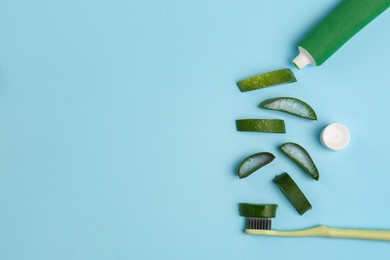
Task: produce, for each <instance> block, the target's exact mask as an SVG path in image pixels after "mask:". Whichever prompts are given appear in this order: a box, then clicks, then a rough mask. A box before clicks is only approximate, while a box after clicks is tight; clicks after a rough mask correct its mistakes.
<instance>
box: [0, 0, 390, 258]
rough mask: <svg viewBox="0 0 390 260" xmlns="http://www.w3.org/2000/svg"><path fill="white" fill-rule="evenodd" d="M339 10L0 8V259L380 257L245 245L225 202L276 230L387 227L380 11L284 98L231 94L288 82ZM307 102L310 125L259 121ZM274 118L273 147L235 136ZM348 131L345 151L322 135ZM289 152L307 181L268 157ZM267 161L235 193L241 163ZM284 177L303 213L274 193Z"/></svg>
mask: <svg viewBox="0 0 390 260" xmlns="http://www.w3.org/2000/svg"><path fill="white" fill-rule="evenodd" d="M337 2H339V1H338V0H329V1H324V0H323V1H309V0H297V1H294V3H291V2H290V1H287V0H284V1H281V0H279V1H254V0H246V1H228V2H226V1H221V0H216V1H206V0H197V1H194V0H188V1H178V0H171V1H156V0H155V1H134V0H133V1H125V0H111V1H102V0H100V1H92V0H81V1H80V0H77V1H76V0H67V1H62V0H57V1H53V0H34V1H32V0H12V1H11V0H2V1H1V2H0V39H1V40H0V122H1V127H0V209H1V213H0V258H1V259H4V260H16V259H31V260H33V259H39V260H45V259H50V260H51V259H57V260H60V259H72V260H76V259H94V260H96V259H256V258H257V259H258V258H260V257H261V258H262V259H286V258H287V257H288V258H289V259H291V258H293V259H302V260H303V259H313V258H315V259H317V260H320V259H342V258H343V259H369V258H372V257H374V258H375V259H385V258H386V257H388V255H389V253H390V246H389V244H388V243H386V242H374V241H363V240H345V239H338V240H336V239H326V238H274V237H261V236H249V235H245V234H244V233H243V224H244V220H243V218H242V217H240V216H239V215H238V203H240V202H253V203H268V202H272V203H278V204H279V210H278V216H277V218H276V219H275V220H274V222H273V223H274V228H275V229H296V228H297V229H301V228H306V227H310V226H314V225H317V224H326V225H330V226H336V227H353V228H379V229H390V220H389V219H390V207H389V206H388V198H389V196H390V190H389V188H388V187H390V173H389V170H388V145H389V144H390V140H389V127H390V123H389V120H388V107H389V102H388V100H389V95H390V88H389V87H390V74H389V65H390V61H389V60H390V59H389V57H390V51H389V48H388V46H390V34H389V33H388V25H389V24H390V12H389V11H387V12H385V13H384V14H383V15H382V16H380V17H379V18H378V19H377V20H375V21H374V22H373V23H372V24H370V25H369V26H368V27H367V28H365V29H364V30H363V31H362V32H361V33H359V34H358V35H357V36H356V37H355V38H354V39H353V40H351V41H350V42H348V43H347V45H346V46H344V47H343V48H342V49H341V50H340V51H339V52H337V53H336V54H335V55H334V56H333V57H332V58H331V59H330V60H329V61H328V62H327V63H325V64H324V65H323V66H321V67H318V68H307V69H304V70H303V71H297V70H295V69H294V72H295V73H296V77H297V78H298V83H295V84H291V85H284V86H278V87H274V88H268V89H264V90H261V91H254V92H250V93H240V92H239V90H238V88H237V87H236V85H235V82H236V81H238V80H240V79H243V78H246V77H249V76H253V75H256V74H259V73H263V72H267V71H271V70H274V69H280V68H284V67H291V68H292V66H291V65H290V61H291V59H292V58H293V57H294V56H295V55H296V53H297V51H296V46H295V43H296V42H297V41H298V40H299V38H300V37H301V36H302V35H304V33H305V32H306V31H307V30H309V28H311V27H312V26H313V25H314V24H315V23H316V22H317V21H318V20H319V19H320V18H321V17H323V16H324V15H325V14H326V13H327V11H328V10H330V9H331V8H333V7H334V6H335V4H336V3H337ZM275 96H293V97H297V98H300V99H302V100H305V101H307V102H308V103H310V104H311V105H312V106H313V108H314V109H315V110H316V112H317V114H318V117H319V121H318V122H308V121H305V120H303V119H299V118H295V117H293V116H289V115H285V114H281V113H278V112H275V111H265V110H260V109H258V108H257V104H258V103H259V102H260V101H262V100H264V99H266V98H270V97H275ZM248 117H254V118H281V119H284V120H285V121H286V125H287V134H285V135H272V134H256V133H240V132H236V130H235V123H234V121H235V120H236V119H239V118H248ZM332 122H341V123H344V124H346V125H347V126H348V127H349V129H350V131H351V134H352V140H351V143H350V146H349V147H348V148H347V149H346V150H343V151H341V152H330V151H327V150H325V149H324V148H323V147H322V146H321V145H320V143H319V132H320V131H321V129H322V128H323V127H324V126H325V125H327V124H329V123H332ZM286 141H294V142H298V143H300V144H302V145H303V146H304V147H306V148H307V150H308V151H309V152H310V153H311V155H312V157H313V159H314V160H315V161H316V163H317V165H318V168H319V169H320V172H321V178H320V181H319V182H314V181H312V180H311V179H310V178H308V177H307V176H306V175H304V174H302V172H301V171H300V169H298V167H297V166H295V165H294V164H293V163H292V162H290V161H289V160H288V159H287V158H286V157H285V156H284V155H283V154H281V152H279V151H278V145H280V144H282V143H283V142H286ZM260 151H270V152H273V153H274V154H275V155H276V157H277V158H276V159H275V161H274V162H273V163H272V164H270V165H269V166H267V167H266V168H264V169H263V170H262V171H261V173H260V172H259V173H256V174H253V175H252V176H250V177H248V178H247V179H243V180H239V179H238V178H237V175H236V173H235V170H236V167H237V165H238V163H239V162H240V161H241V160H242V159H243V158H245V157H246V156H248V155H250V154H252V153H255V152H260ZM284 171H287V172H289V173H290V174H291V176H292V177H293V178H294V179H295V180H296V182H297V183H298V184H299V185H300V187H301V188H302V190H303V191H304V192H305V194H306V195H307V197H308V198H309V199H310V201H311V203H312V205H313V209H312V210H311V211H309V212H308V213H306V214H305V215H304V216H300V215H298V214H297V212H296V211H295V209H294V208H293V207H292V206H291V205H290V204H289V202H288V201H287V200H286V198H285V197H284V196H283V195H282V193H281V192H280V191H279V190H278V189H277V188H276V187H275V185H274V184H273V183H272V178H273V177H274V175H276V174H280V173H282V172H284Z"/></svg>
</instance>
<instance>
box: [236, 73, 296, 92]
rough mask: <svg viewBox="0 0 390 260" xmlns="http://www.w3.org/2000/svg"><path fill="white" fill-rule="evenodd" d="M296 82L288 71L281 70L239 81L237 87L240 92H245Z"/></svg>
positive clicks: (292, 74)
mask: <svg viewBox="0 0 390 260" xmlns="http://www.w3.org/2000/svg"><path fill="white" fill-rule="evenodd" d="M296 81H297V79H296V78H295V76H294V73H293V72H292V71H291V70H290V69H281V70H276V71H271V72H268V73H264V74H261V75H257V76H254V77H251V78H248V79H244V80H241V81H239V82H237V86H238V88H239V89H240V90H241V92H245V91H251V90H256V89H260V88H265V87H270V86H274V85H281V84H286V83H293V82H296Z"/></svg>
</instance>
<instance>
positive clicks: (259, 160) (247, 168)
mask: <svg viewBox="0 0 390 260" xmlns="http://www.w3.org/2000/svg"><path fill="white" fill-rule="evenodd" d="M274 159H275V156H274V155H273V154H272V153H267V152H262V153H256V154H253V155H251V156H249V157H248V158H246V159H244V160H243V161H242V163H241V164H240V167H239V168H238V176H239V177H240V179H242V178H246V177H248V176H249V175H251V174H252V173H254V172H255V171H257V170H258V169H260V168H261V167H263V166H265V165H267V164H269V163H270V162H272V161H273V160H274Z"/></svg>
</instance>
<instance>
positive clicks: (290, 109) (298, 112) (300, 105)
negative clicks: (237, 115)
mask: <svg viewBox="0 0 390 260" xmlns="http://www.w3.org/2000/svg"><path fill="white" fill-rule="evenodd" d="M259 107H261V108H265V109H270V110H278V111H283V112H286V113H289V114H292V115H295V116H299V117H302V118H306V119H310V120H317V115H316V112H314V110H313V108H311V107H310V106H309V105H308V104H307V103H305V102H303V101H302V100H299V99H297V98H292V97H278V98H270V99H267V100H264V101H263V102H261V103H260V105H259Z"/></svg>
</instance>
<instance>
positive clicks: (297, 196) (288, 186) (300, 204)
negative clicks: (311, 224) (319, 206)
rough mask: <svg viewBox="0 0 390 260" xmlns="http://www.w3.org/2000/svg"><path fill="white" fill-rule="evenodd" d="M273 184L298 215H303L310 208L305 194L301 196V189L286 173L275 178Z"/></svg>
mask: <svg viewBox="0 0 390 260" xmlns="http://www.w3.org/2000/svg"><path fill="white" fill-rule="evenodd" d="M274 183H275V184H276V185H277V186H278V187H279V189H280V190H281V191H282V192H283V193H284V195H286V197H287V198H288V199H289V200H290V201H291V203H292V204H293V205H294V207H295V208H296V209H297V211H298V212H299V214H301V215H303V214H304V213H305V212H306V211H308V210H310V209H311V208H312V207H311V204H310V202H309V200H308V199H307V198H306V196H305V194H303V192H302V191H301V189H300V188H299V187H298V185H297V184H296V183H295V182H294V180H293V179H292V178H291V177H290V175H288V173H287V172H285V173H282V174H280V175H277V176H275V178H274Z"/></svg>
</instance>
